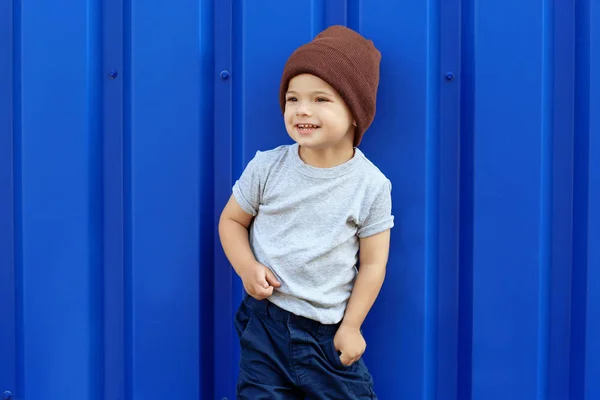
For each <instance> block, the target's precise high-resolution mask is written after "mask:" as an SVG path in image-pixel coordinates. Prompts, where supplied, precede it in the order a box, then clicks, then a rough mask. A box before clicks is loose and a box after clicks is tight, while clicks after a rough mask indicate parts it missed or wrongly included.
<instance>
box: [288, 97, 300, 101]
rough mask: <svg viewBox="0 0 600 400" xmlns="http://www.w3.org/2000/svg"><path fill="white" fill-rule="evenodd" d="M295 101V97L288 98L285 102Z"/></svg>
mask: <svg viewBox="0 0 600 400" xmlns="http://www.w3.org/2000/svg"><path fill="white" fill-rule="evenodd" d="M296 100H297V99H296V98H295V97H288V98H287V99H286V101H296Z"/></svg>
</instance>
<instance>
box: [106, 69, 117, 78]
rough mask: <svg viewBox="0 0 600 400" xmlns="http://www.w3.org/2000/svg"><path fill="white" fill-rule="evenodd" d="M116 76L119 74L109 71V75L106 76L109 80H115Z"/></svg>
mask: <svg viewBox="0 0 600 400" xmlns="http://www.w3.org/2000/svg"><path fill="white" fill-rule="evenodd" d="M117 75H119V73H118V72H117V71H110V73H109V74H108V77H109V78H110V79H116V78H117Z"/></svg>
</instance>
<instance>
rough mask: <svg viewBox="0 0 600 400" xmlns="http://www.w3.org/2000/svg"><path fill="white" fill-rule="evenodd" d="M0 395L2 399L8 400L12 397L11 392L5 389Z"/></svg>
mask: <svg viewBox="0 0 600 400" xmlns="http://www.w3.org/2000/svg"><path fill="white" fill-rule="evenodd" d="M2 397H3V398H4V400H9V399H10V398H12V393H11V392H10V391H8V390H7V391H6V392H4V393H3V394H2Z"/></svg>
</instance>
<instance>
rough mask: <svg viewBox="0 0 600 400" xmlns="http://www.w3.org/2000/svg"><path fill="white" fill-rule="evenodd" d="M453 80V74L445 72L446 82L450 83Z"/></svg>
mask: <svg viewBox="0 0 600 400" xmlns="http://www.w3.org/2000/svg"><path fill="white" fill-rule="evenodd" d="M453 79H454V74H453V73H452V72H446V80H447V81H451V80H453Z"/></svg>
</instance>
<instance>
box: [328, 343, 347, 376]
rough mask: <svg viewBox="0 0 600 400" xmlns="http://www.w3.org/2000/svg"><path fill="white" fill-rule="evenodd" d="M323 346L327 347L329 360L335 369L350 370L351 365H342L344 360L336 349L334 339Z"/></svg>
mask: <svg viewBox="0 0 600 400" xmlns="http://www.w3.org/2000/svg"><path fill="white" fill-rule="evenodd" d="M323 346H324V347H325V354H326V355H327V358H328V359H329V361H330V362H331V363H332V364H333V366H334V367H336V368H337V369H349V368H350V367H351V365H350V366H348V365H344V364H343V363H342V359H341V358H340V355H341V353H340V352H339V351H337V350H336V349H335V344H334V343H333V339H331V340H328V341H326V342H325V343H324V344H323Z"/></svg>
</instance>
